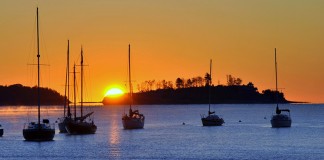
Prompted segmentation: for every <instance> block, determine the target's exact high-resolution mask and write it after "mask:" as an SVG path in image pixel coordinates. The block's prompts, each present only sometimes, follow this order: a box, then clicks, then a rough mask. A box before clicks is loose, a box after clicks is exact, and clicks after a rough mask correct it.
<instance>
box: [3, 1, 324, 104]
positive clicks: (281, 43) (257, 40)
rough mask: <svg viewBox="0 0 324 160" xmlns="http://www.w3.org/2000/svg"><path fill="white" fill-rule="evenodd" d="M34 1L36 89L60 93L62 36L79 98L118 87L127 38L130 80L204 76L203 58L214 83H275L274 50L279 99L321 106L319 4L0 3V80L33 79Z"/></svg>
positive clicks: (94, 97) (322, 15)
mask: <svg viewBox="0 0 324 160" xmlns="http://www.w3.org/2000/svg"><path fill="white" fill-rule="evenodd" d="M37 6H38V7H39V14H40V15H39V18H40V33H41V41H40V42H41V48H40V50H41V52H40V53H41V63H42V64H49V65H50V66H43V67H42V69H41V70H42V86H43V87H49V88H53V89H55V90H57V91H59V92H60V93H61V94H63V93H64V82H65V67H66V50H67V40H68V39H69V40H70V54H71V56H70V59H71V62H70V63H71V64H73V63H74V62H75V63H79V60H80V56H79V54H80V48H81V45H82V46H83V50H84V61H85V63H86V64H87V65H88V66H87V67H86V68H85V71H86V73H85V76H86V91H88V92H87V94H86V100H88V101H101V100H102V98H103V96H104V95H105V92H106V91H107V89H108V88H110V87H111V86H120V87H124V86H125V84H126V83H125V81H126V80H127V53H128V44H131V53H132V57H133V59H132V74H133V78H132V79H133V80H134V81H135V83H141V82H143V81H145V80H153V79H154V80H163V79H165V80H170V81H173V82H174V81H175V80H176V78H178V77H180V78H192V77H194V76H204V74H205V73H206V72H208V70H209V59H213V73H212V74H213V77H212V78H213V83H214V84H217V83H218V81H219V82H220V84H226V75H228V74H231V75H233V76H235V77H239V78H241V79H243V83H244V84H246V83H248V82H253V83H254V85H255V86H256V87H258V89H259V91H262V90H264V89H268V88H270V89H274V88H275V71H274V48H277V58H278V81H279V82H278V85H279V88H282V91H283V92H284V93H285V96H286V98H287V99H288V100H293V101H305V102H313V103H323V102H324V85H323V84H322V82H324V72H323V70H324V53H323V52H324V45H323V42H324V30H323V28H324V21H323V19H324V10H323V8H324V1H322V0H310V1H304V0H294V1H282V0H271V1H270V0H269V1H267V0H265V1H260V0H244V1H241V0H205V1H198V0H177V1H173V0H154V1H151V0H138V1H134V0H125V1H124V0H123V1H120V0H96V1H90V0H70V1H65V0H55V1H26V0H15V1H12V0H1V1H0V26H1V30H0V42H1V43H0V55H1V58H0V63H1V70H0V85H11V84H16V83H21V84H23V85H27V86H34V85H36V78H35V74H36V68H35V67H33V66H30V65H27V64H31V63H35V62H36V46H35V43H36V7H37ZM71 68H72V67H71ZM124 89H125V88H124ZM134 90H135V91H136V90H137V89H136V88H135V89H134Z"/></svg>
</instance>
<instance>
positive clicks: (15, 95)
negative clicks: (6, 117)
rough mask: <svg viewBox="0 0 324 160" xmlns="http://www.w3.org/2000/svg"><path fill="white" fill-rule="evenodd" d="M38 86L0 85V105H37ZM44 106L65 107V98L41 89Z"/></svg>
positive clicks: (41, 99) (47, 89) (46, 89)
mask: <svg viewBox="0 0 324 160" xmlns="http://www.w3.org/2000/svg"><path fill="white" fill-rule="evenodd" d="M37 102H38V101H37V86H34V87H27V86H23V85H21V84H14V85H10V86H1V85H0V105H1V106H3V105H37ZM40 103H41V104H42V105H63V104H64V96H62V95H60V94H59V93H58V92H57V91H55V90H52V89H49V88H40Z"/></svg>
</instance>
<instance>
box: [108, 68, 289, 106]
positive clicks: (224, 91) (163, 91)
mask: <svg viewBox="0 0 324 160" xmlns="http://www.w3.org/2000/svg"><path fill="white" fill-rule="evenodd" d="M208 76H209V75H208V73H206V76H205V78H202V77H196V78H191V79H187V80H185V79H181V78H177V79H176V81H175V87H174V85H173V83H172V82H171V81H165V80H162V81H159V82H156V81H145V82H144V85H143V83H142V84H139V85H137V87H138V88H140V91H139V92H136V93H133V102H132V103H133V104H208V103H209V93H210V103H212V104H266V103H276V101H277V99H278V102H279V103H293V102H292V101H288V100H286V99H285V96H284V93H282V92H279V91H278V94H277V92H276V91H273V90H270V89H266V90H263V91H262V92H259V91H258V89H257V88H256V87H255V86H254V84H253V83H252V82H249V83H247V84H242V80H241V79H240V78H235V77H233V76H231V75H228V77H227V79H228V81H227V85H216V86H214V85H209V84H210V83H209V77H208ZM153 82H154V83H155V84H158V85H156V86H161V87H158V88H157V89H152V86H153V85H152V83H153ZM143 86H144V87H143ZM128 97H129V95H128V94H124V95H122V96H120V97H104V99H103V101H102V103H103V104H104V105H112V104H114V105H116V104H120V105H124V104H129V103H130V102H129V98H128Z"/></svg>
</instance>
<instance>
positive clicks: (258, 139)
mask: <svg viewBox="0 0 324 160" xmlns="http://www.w3.org/2000/svg"><path fill="white" fill-rule="evenodd" d="M282 107H284V108H289V109H291V116H292V121H293V122H292V127H291V128H281V129H275V128H271V125H270V118H271V115H272V114H273V113H274V110H275V105H254V104H253V105H212V108H213V109H214V110H216V112H217V113H218V114H219V115H221V116H222V117H223V118H224V120H225V125H224V126H221V127H202V124H201V120H200V114H202V113H207V109H208V105H147V106H136V107H135V108H137V109H140V111H141V112H142V113H144V114H145V116H146V122H145V129H140V130H124V129H123V127H122V123H121V115H122V113H123V112H124V106H97V107H92V110H94V111H95V123H96V125H97V126H98V130H97V133H96V134H93V135H80V136H72V135H67V134H60V133H58V127H57V126H56V135H55V138H54V141H51V142H27V141H24V138H23V136H22V128H23V124H24V123H25V122H27V120H28V116H27V110H30V109H27V108H29V107H24V106H21V107H10V106H3V107H0V123H1V124H2V126H3V127H4V129H5V133H4V136H3V137H0V148H1V149H0V159H6V160H7V159H294V160H298V159H301V160H305V159H319V160H320V159H324V105H311V104H306V105H305V104H297V105H295V104H291V105H282ZM126 109H127V108H126ZM43 115H48V117H49V119H50V121H52V122H54V121H55V120H56V119H57V118H58V117H60V116H61V115H62V108H61V107H60V106H52V107H47V110H45V112H44V113H43ZM30 119H33V118H32V117H30ZM239 120H241V122H239ZM182 123H185V125H183V124H182Z"/></svg>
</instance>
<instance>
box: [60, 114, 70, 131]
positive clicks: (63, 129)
mask: <svg viewBox="0 0 324 160" xmlns="http://www.w3.org/2000/svg"><path fill="white" fill-rule="evenodd" d="M69 121H72V119H71V118H68V117H63V118H62V119H61V120H60V122H59V123H58V127H59V130H60V133H67V130H66V128H65V126H66V124H67V123H68V122H69Z"/></svg>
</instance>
